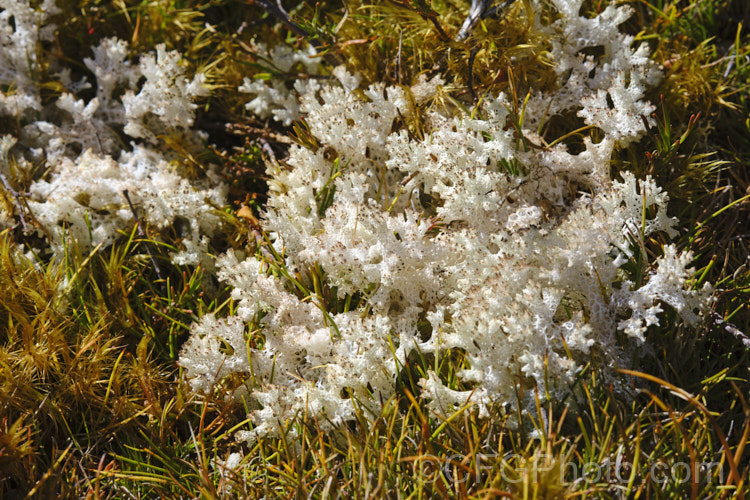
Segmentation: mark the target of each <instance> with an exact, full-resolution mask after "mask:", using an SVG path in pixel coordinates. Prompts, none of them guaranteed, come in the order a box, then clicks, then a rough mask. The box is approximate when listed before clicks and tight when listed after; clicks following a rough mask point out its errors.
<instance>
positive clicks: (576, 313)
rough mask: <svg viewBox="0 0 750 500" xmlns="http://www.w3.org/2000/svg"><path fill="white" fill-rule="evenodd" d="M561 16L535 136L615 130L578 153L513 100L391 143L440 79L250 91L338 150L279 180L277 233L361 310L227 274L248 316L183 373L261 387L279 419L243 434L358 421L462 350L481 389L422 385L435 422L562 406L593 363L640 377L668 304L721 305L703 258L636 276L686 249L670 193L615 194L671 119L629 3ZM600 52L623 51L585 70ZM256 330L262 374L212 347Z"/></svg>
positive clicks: (264, 417)
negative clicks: (566, 121) (664, 115)
mask: <svg viewBox="0 0 750 500" xmlns="http://www.w3.org/2000/svg"><path fill="white" fill-rule="evenodd" d="M553 3H554V5H555V6H556V7H557V9H558V10H559V12H560V14H561V16H560V18H559V20H557V21H555V23H554V24H552V25H551V26H548V27H540V29H545V30H547V32H548V34H549V36H550V40H551V44H552V48H553V49H552V54H553V58H554V63H555V71H556V72H557V74H558V75H559V81H558V85H559V88H558V90H557V91H555V92H549V93H547V94H544V93H537V94H535V95H533V96H532V97H531V99H530V100H529V101H528V105H527V107H526V112H525V122H524V125H523V126H524V129H523V133H524V135H525V136H526V137H527V139H528V140H529V141H534V142H537V143H538V142H539V140H540V138H539V137H538V136H537V135H536V134H535V133H534V130H537V129H539V128H541V127H540V124H542V122H543V121H544V120H545V119H547V117H548V116H549V113H552V114H555V113H560V112H563V111H569V110H577V111H578V113H579V115H580V116H581V117H582V118H583V119H584V120H585V121H586V122H587V123H589V124H591V125H595V126H597V127H599V128H600V129H601V130H602V132H603V135H604V138H603V140H602V141H601V142H599V143H596V144H595V143H593V142H591V141H590V140H586V141H585V144H584V146H585V150H584V151H582V152H580V153H578V154H571V153H569V152H568V150H567V149H566V147H565V146H564V145H562V144H557V145H555V146H553V147H549V148H535V149H526V148H524V147H523V144H522V142H521V141H518V140H517V136H516V134H515V133H514V130H513V128H512V127H511V126H509V113H510V111H509V110H510V109H514V106H513V104H518V105H520V104H521V103H511V102H510V101H509V100H508V98H507V97H506V96H505V95H499V96H496V97H491V96H487V97H486V98H485V99H484V100H483V103H482V106H481V108H480V109H478V110H477V113H476V114H477V115H478V116H481V119H480V118H478V117H472V116H467V115H465V114H464V113H462V112H460V111H456V112H455V114H450V113H449V112H448V111H442V112H438V111H432V112H430V113H427V115H426V116H425V117H424V128H425V130H426V131H427V132H426V134H425V137H424V138H421V139H418V138H415V137H414V136H413V135H410V134H409V133H407V132H406V131H405V130H400V131H396V132H392V129H393V126H394V123H395V121H396V120H397V118H398V117H399V116H404V117H407V116H409V106H408V105H407V102H408V99H407V95H406V93H407V92H411V93H412V97H415V98H416V97H418V99H419V100H420V101H421V100H424V99H429V98H430V97H431V96H432V95H434V94H435V92H437V90H438V88H439V85H440V84H441V82H440V81H439V80H433V81H430V82H427V81H426V80H421V81H420V82H418V84H417V85H416V86H414V87H413V88H412V89H404V88H401V87H386V86H385V85H383V84H375V85H371V86H369V87H368V88H362V89H360V88H359V87H358V86H359V80H358V79H357V77H356V76H355V75H350V74H349V73H347V72H346V71H345V70H344V69H343V68H337V69H336V70H335V71H334V76H335V77H336V79H337V80H338V82H339V84H338V85H337V84H325V85H321V86H320V87H318V86H308V87H305V88H304V89H303V90H304V91H302V90H300V89H298V90H300V92H299V94H300V95H299V97H298V100H295V102H294V104H287V102H288V101H289V94H283V93H282V92H281V91H280V90H279V91H278V92H277V94H274V93H273V91H272V90H269V89H277V90H278V89H279V88H280V87H266V86H265V85H262V86H261V85H260V84H258V85H254V86H252V87H251V85H250V84H248V83H247V82H246V84H245V87H244V89H245V90H249V91H251V92H253V93H254V94H255V99H254V100H253V101H252V105H251V108H252V109H254V110H255V111H257V112H259V113H260V114H261V115H265V114H268V113H274V114H275V115H276V116H277V117H278V118H281V119H282V120H283V121H286V120H287V118H290V117H293V116H296V114H297V113H299V114H300V115H302V116H304V117H305V119H306V122H307V124H308V125H309V128H310V131H311V132H312V134H313V135H314V136H315V137H316V138H317V140H318V141H319V143H320V144H321V147H320V148H319V149H318V150H317V151H316V152H313V151H310V150H308V149H304V148H301V147H292V148H291V150H290V157H289V159H288V161H287V164H288V165H289V166H290V167H292V168H291V169H288V168H283V169H282V168H281V167H278V166H271V167H270V168H269V172H268V173H269V176H270V177H271V182H270V187H271V194H270V199H269V201H268V204H267V212H266V213H265V216H264V225H265V228H266V229H267V230H268V231H269V233H270V234H271V235H272V236H273V238H274V242H273V244H274V247H275V250H276V251H277V252H278V253H279V254H283V255H285V262H284V264H285V266H286V267H287V269H288V270H289V271H290V273H292V274H293V273H294V272H301V273H304V272H305V270H307V269H309V268H310V267H311V266H320V268H321V269H322V271H323V274H324V276H325V277H326V280H327V283H326V284H327V285H328V286H330V287H333V288H334V289H335V290H336V291H337V293H338V297H339V299H341V300H347V299H348V300H352V302H353V303H354V304H355V308H354V309H353V310H347V311H345V312H327V313H324V312H323V311H322V310H321V307H320V304H319V300H320V299H319V298H317V297H316V296H313V297H310V298H308V299H305V300H302V299H300V298H299V297H298V296H297V295H295V294H293V293H291V291H290V290H291V289H292V288H293V284H292V283H290V282H289V281H288V279H284V278H282V277H279V276H277V275H274V274H270V273H269V272H268V269H267V268H266V267H265V266H266V265H265V264H263V263H262V262H259V261H258V260H256V258H255V257H249V258H246V259H244V260H243V259H239V258H237V257H236V256H235V255H234V254H229V255H227V256H226V257H224V258H223V259H221V261H220V262H219V266H220V269H221V271H220V275H219V276H220V278H221V279H223V280H224V281H226V282H228V283H229V284H230V285H231V286H232V287H233V288H234V291H233V297H234V299H235V300H237V301H238V310H237V316H236V317H234V318H232V319H230V320H228V321H230V322H231V324H230V323H227V324H226V325H224V324H220V323H217V321H216V320H215V319H214V318H213V317H211V316H209V317H207V318H204V319H203V320H202V321H201V322H199V323H198V324H197V325H196V326H195V327H194V334H193V335H194V336H197V338H195V339H194V340H191V341H189V342H188V344H187V347H186V348H185V350H183V352H182V354H181V358H180V359H181V363H182V364H183V366H185V367H187V368H188V372H187V375H188V378H189V379H191V380H192V381H193V383H194V385H195V386H196V387H200V388H203V389H206V387H207V384H209V383H210V382H211V380H215V377H216V374H225V373H227V370H226V366H228V365H222V364H221V362H220V361H221V360H224V359H226V360H228V361H230V363H229V365H231V366H232V367H234V368H232V370H234V371H235V372H240V373H243V374H246V373H250V372H252V374H253V375H252V378H248V379H247V380H248V385H249V386H250V391H251V395H252V397H253V398H254V399H255V401H256V402H257V403H258V404H259V406H260V409H259V410H257V411H255V412H254V414H253V419H254V421H255V423H256V428H255V430H254V431H253V432H252V433H250V434H247V433H245V434H243V437H247V438H250V437H253V436H257V435H263V434H268V433H276V432H278V431H279V425H283V424H284V423H285V422H287V421H289V419H292V418H294V417H295V416H298V415H301V414H306V415H315V416H317V417H319V419H318V422H320V424H321V425H323V426H326V425H330V424H331V423H333V424H336V423H338V422H341V421H342V420H346V419H349V418H352V415H353V411H354V404H353V400H354V399H356V400H357V401H358V404H360V405H366V406H372V407H377V406H378V405H379V402H380V401H384V400H386V399H387V398H388V397H390V396H391V395H392V394H393V393H394V391H395V385H396V379H397V377H398V376H399V373H400V371H401V370H402V369H403V367H404V366H405V364H406V362H407V360H408V359H409V357H410V356H413V355H414V354H415V353H417V352H419V353H421V354H422V355H431V356H434V357H435V358H436V361H435V364H436V365H438V364H439V362H440V359H442V358H443V357H444V356H446V355H448V354H449V353H450V352H451V351H455V350H460V351H461V352H463V353H464V354H465V357H466V360H467V363H468V364H467V367H466V368H465V369H463V370H461V371H459V372H458V376H459V377H460V379H461V380H462V381H463V382H464V383H465V384H466V386H467V390H466V391H455V390H452V389H451V388H449V387H446V386H445V384H444V381H443V380H442V379H441V378H440V376H439V375H438V374H437V373H434V372H430V373H428V374H427V377H426V378H425V379H423V380H422V381H421V384H422V388H423V391H422V397H424V398H426V399H428V400H430V401H431V405H432V407H433V409H434V410H435V411H438V412H441V413H449V412H450V411H452V409H454V408H455V407H456V406H457V405H462V404H465V403H468V402H473V403H475V404H476V405H477V406H478V407H479V409H480V410H481V411H486V410H487V409H488V408H489V406H490V405H493V404H504V403H514V402H515V399H516V396H515V390H514V387H515V385H516V384H517V383H524V384H527V385H535V386H537V387H538V388H540V389H541V392H542V393H544V392H545V391H548V392H549V393H550V394H552V395H553V397H554V396H560V395H562V394H564V393H566V392H567V391H570V385H569V382H570V381H571V380H573V378H574V376H575V375H576V373H577V372H578V371H579V369H580V367H581V364H580V363H581V361H583V360H586V359H587V358H588V356H589V355H590V354H592V353H593V351H594V350H595V351H596V353H597V355H598V356H600V357H601V358H602V359H604V360H605V361H606V363H607V364H608V365H615V366H617V365H623V364H627V362H628V357H629V350H628V348H627V343H628V342H627V341H626V340H623V338H622V337H624V338H625V339H628V338H629V339H630V344H631V345H633V344H634V345H637V344H638V343H639V342H641V341H642V339H643V333H644V331H645V329H646V328H647V327H648V326H649V325H652V324H656V323H658V321H659V317H658V313H659V312H660V311H661V307H662V306H663V305H664V304H668V305H669V306H671V307H672V308H674V310H675V311H676V312H677V313H678V314H679V315H680V317H681V318H682V319H683V320H684V321H685V322H686V323H688V324H694V323H695V322H696V320H697V318H698V316H697V314H698V313H699V312H700V311H701V310H702V309H703V308H704V307H705V306H706V304H707V301H708V297H709V290H708V288H704V289H703V290H701V291H693V290H690V289H689V286H688V284H687V281H688V279H689V276H690V270H689V269H687V266H688V265H689V262H690V256H689V255H688V254H679V253H678V252H677V250H676V249H675V248H674V247H673V246H667V247H665V249H664V256H663V257H662V258H659V259H657V260H656V262H654V263H653V265H652V267H651V269H650V272H649V273H647V275H646V277H645V280H644V282H643V283H637V284H636V283H633V282H631V281H629V280H628V279H627V278H626V276H627V275H626V273H625V271H624V269H623V266H624V265H625V264H626V263H628V262H629V261H630V260H631V258H632V257H634V253H635V252H639V251H641V249H642V248H643V245H644V242H645V238H646V237H648V236H649V235H651V234H653V233H655V232H663V233H665V234H666V235H667V236H669V237H673V236H674V235H675V234H676V229H675V227H674V225H675V221H674V220H673V219H671V218H669V217H668V216H667V215H666V207H667V201H668V198H667V196H666V194H665V193H663V192H662V191H661V190H660V189H659V187H658V186H656V184H655V183H654V182H653V180H651V179H648V178H647V179H646V180H644V181H640V182H639V181H637V180H636V179H635V177H634V176H633V175H631V174H628V173H624V174H623V175H622V181H617V180H615V181H613V180H611V179H610V178H609V173H608V172H609V160H610V155H611V153H612V151H613V149H614V148H615V147H618V146H621V145H623V144H627V143H628V142H630V141H633V140H636V139H637V138H638V137H639V135H640V134H641V133H642V132H643V131H644V129H643V123H642V121H641V120H640V115H641V114H648V113H649V112H650V110H651V109H652V108H651V105H650V104H649V103H648V102H646V101H644V100H643V92H644V90H645V87H646V85H650V84H652V83H654V82H655V81H656V79H657V78H658V76H659V71H658V69H657V68H655V67H653V66H652V65H651V63H650V62H649V60H648V52H647V49H646V48H645V46H641V47H638V48H636V49H631V48H630V45H631V44H632V42H633V38H632V37H629V36H626V35H623V34H621V33H619V31H618V30H617V25H619V24H621V23H622V22H623V21H624V20H625V19H627V17H628V15H629V9H628V8H627V7H617V8H616V7H612V6H610V7H608V8H607V9H605V10H604V12H602V13H601V14H600V15H599V16H597V17H595V18H593V19H586V18H583V17H581V16H579V14H578V11H579V9H580V5H581V0H554V1H553ZM591 47H603V48H604V55H602V56H601V57H599V58H594V57H593V56H583V55H581V53H582V52H581V51H582V50H583V49H586V48H591ZM626 82H627V83H626ZM274 85H275V84H274ZM264 88H265V89H266V90H263V89H264ZM284 89H286V88H285V87H284ZM264 92H265V93H264ZM282 94H283V95H282ZM607 96H609V98H610V99H611V101H612V102H613V103H614V105H615V107H614V108H611V106H610V104H609V101H608V100H607ZM281 108H284V109H285V110H287V111H289V112H290V114H289V115H285V114H284V112H283V111H280V109H281ZM644 207H649V211H648V212H647V214H650V215H649V216H648V217H646V213H644ZM353 297H356V298H354V299H352V298H353ZM240 320H241V321H242V322H244V323H245V324H250V323H252V324H253V325H254V326H258V327H260V328H261V329H262V332H263V334H264V336H265V344H264V345H263V347H262V348H260V349H248V353H249V354H248V358H247V359H248V361H249V363H250V364H251V366H244V365H237V364H236V363H235V358H232V357H228V356H227V355H226V354H223V353H221V352H218V349H217V348H216V346H217V345H218V344H217V343H216V342H215V341H211V342H213V344H211V345H212V346H214V347H212V348H211V349H208V348H206V349H203V350H196V348H195V347H194V346H196V345H203V344H204V343H206V342H208V340H206V339H209V336H208V334H207V333H206V332H207V331H209V330H210V331H212V332H215V333H212V334H211V335H216V336H218V337H221V338H225V339H226V340H227V341H228V342H229V338H230V337H232V338H236V335H237V331H238V329H239V328H240V326H239V325H240V323H238V321H240ZM618 331H619V332H621V333H622V334H624V335H618ZM211 338H212V337H211ZM233 342H235V343H236V341H233ZM212 356H215V357H216V359H203V357H207V358H211V357H212ZM234 356H236V354H235V355H234ZM219 367H220V368H219ZM211 370H213V371H214V372H215V373H212V372H211ZM519 376H520V377H519ZM527 392H528V391H527Z"/></svg>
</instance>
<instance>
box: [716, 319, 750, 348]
mask: <svg viewBox="0 0 750 500" xmlns="http://www.w3.org/2000/svg"><path fill="white" fill-rule="evenodd" d="M711 319H713V320H714V324H715V325H716V326H720V327H722V328H723V329H724V330H725V331H726V332H727V333H730V334H732V335H733V336H734V337H735V338H736V339H737V340H739V341H740V342H742V344H743V345H744V346H745V347H749V348H750V337H748V336H747V335H745V334H744V333H743V332H742V331H741V330H740V329H739V328H737V327H736V326H735V325H733V324H732V323H728V322H726V321H724V318H722V317H721V316H720V315H719V314H718V313H715V312H712V313H711Z"/></svg>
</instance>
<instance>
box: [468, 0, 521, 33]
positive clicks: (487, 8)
mask: <svg viewBox="0 0 750 500" xmlns="http://www.w3.org/2000/svg"><path fill="white" fill-rule="evenodd" d="M513 2H515V0H505V1H504V2H503V3H501V4H500V5H496V6H494V7H493V6H492V4H493V3H495V0H471V8H470V9H469V15H468V16H466V19H465V20H464V23H463V24H462V25H461V29H460V30H458V33H456V37H455V38H454V40H456V41H457V42H460V41H463V40H466V39H467V38H469V35H471V32H472V31H474V27H475V26H476V25H477V23H478V22H479V21H480V20H481V19H485V18H487V17H490V16H495V15H498V14H499V13H500V12H502V11H503V10H505V8H506V7H508V6H509V5H510V4H512V3H513Z"/></svg>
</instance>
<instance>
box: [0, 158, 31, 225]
mask: <svg viewBox="0 0 750 500" xmlns="http://www.w3.org/2000/svg"><path fill="white" fill-rule="evenodd" d="M0 180H2V181H3V187H4V188H5V190H6V191H7V192H9V193H10V195H11V196H12V197H13V199H14V200H15V202H16V209H18V218H19V219H20V220H21V227H23V230H24V232H26V218H25V217H24V215H23V213H24V210H23V204H22V203H21V195H19V194H18V192H17V191H16V190H15V189H13V186H11V185H10V182H8V179H7V178H6V177H5V174H3V173H2V172H0Z"/></svg>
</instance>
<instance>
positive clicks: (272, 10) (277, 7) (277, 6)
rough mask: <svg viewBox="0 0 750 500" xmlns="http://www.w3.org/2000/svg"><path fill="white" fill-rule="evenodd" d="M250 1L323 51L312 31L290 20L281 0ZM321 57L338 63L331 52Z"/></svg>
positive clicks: (331, 62)
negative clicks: (274, 0)
mask: <svg viewBox="0 0 750 500" xmlns="http://www.w3.org/2000/svg"><path fill="white" fill-rule="evenodd" d="M251 2H252V3H257V4H258V5H260V6H261V7H263V8H264V9H265V10H266V11H267V12H268V13H269V14H271V15H272V16H273V17H275V18H276V19H278V20H279V21H281V24H283V25H284V27H285V28H286V29H288V30H289V31H291V32H292V33H294V34H296V35H297V36H301V37H302V38H304V39H305V40H307V41H308V42H309V43H310V45H312V46H313V47H315V48H316V49H318V50H319V51H320V52H323V50H324V48H323V46H322V45H321V43H320V42H319V41H317V40H315V39H314V38H313V33H310V32H309V31H307V30H306V29H304V28H303V27H302V26H300V25H299V24H297V23H295V22H294V21H292V19H291V17H290V16H289V13H288V12H287V11H286V9H284V6H283V5H281V0H276V3H273V2H272V1H270V0H251ZM323 58H324V59H325V60H326V61H327V62H328V64H330V65H332V66H337V65H338V64H339V61H338V60H337V58H336V57H334V56H333V55H332V54H328V53H324V54H323Z"/></svg>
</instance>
